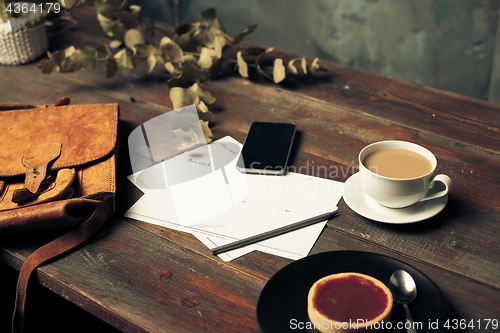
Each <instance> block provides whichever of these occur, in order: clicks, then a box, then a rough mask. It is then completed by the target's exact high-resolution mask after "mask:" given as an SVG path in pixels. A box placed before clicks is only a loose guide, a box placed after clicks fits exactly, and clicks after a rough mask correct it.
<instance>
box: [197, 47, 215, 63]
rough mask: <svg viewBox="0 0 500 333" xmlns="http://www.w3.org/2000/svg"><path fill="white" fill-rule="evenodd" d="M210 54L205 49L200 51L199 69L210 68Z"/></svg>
mask: <svg viewBox="0 0 500 333" xmlns="http://www.w3.org/2000/svg"><path fill="white" fill-rule="evenodd" d="M210 53H211V52H210V50H209V49H208V48H206V47H204V48H202V49H201V53H200V58H199V59H198V66H200V68H210V66H212V55H211V54H210Z"/></svg>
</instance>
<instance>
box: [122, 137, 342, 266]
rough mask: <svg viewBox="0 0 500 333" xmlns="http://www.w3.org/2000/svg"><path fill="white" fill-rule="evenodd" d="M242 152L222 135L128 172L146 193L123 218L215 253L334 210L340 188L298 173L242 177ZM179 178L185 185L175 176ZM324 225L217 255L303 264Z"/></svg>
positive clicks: (333, 182) (234, 143)
mask: <svg viewBox="0 0 500 333" xmlns="http://www.w3.org/2000/svg"><path fill="white" fill-rule="evenodd" d="M240 148H241V144H240V143H239V142H237V141H235V140H234V139H232V138H231V137H225V138H222V139H220V140H218V141H216V142H214V143H212V144H210V145H208V147H200V148H198V149H195V150H192V151H190V152H187V153H184V154H182V155H179V156H176V157H174V158H172V159H170V160H168V161H166V162H163V163H160V164H157V165H155V166H153V167H150V168H148V169H146V170H144V171H142V172H140V173H135V174H134V175H131V176H130V177H129V179H130V181H132V182H133V183H134V184H135V185H136V186H138V187H139V188H140V189H141V190H142V191H143V192H144V196H143V197H142V198H141V199H139V200H138V201H137V202H136V203H135V204H134V205H133V206H132V207H131V208H130V209H129V210H128V211H127V212H126V213H125V216H127V217H130V218H134V219H137V220H141V221H144V222H148V223H152V224H156V225H160V226H164V227H167V228H172V229H176V230H180V231H184V232H189V233H192V234H193V235H195V236H196V237H197V238H198V239H199V240H200V241H201V242H202V243H203V244H205V245H206V246H207V247H209V248H214V247H217V246H221V245H224V244H227V243H230V242H233V241H235V240H238V239H242V238H246V237H250V236H252V235H255V234H258V233H262V232H265V231H268V230H271V229H275V228H278V227H281V226H284V225H287V224H291V223H294V222H298V221H301V220H304V219H307V218H310V217H313V216H317V215H320V214H323V213H326V212H331V211H333V210H335V209H336V205H337V203H338V201H339V200H340V198H341V196H342V187H343V183H340V182H336V181H332V180H327V179H323V178H317V177H311V176H307V175H302V174H298V173H288V174H286V175H285V176H265V175H251V174H243V173H241V172H239V171H238V170H237V169H236V166H235V165H236V160H237V159H236V157H237V156H238V155H239V149H240ZM172 170H176V171H175V172H172ZM179 173H182V175H181V176H180V178H182V181H179V180H178V177H176V175H177V174H179ZM190 175H191V176H190ZM192 175H194V176H192ZM325 224H326V221H324V222H320V223H317V224H314V225H311V226H308V227H305V228H302V229H299V230H296V231H293V232H289V233H287V234H284V235H280V236H277V237H274V238H271V239H268V240H265V241H262V242H259V243H257V244H253V245H249V246H246V247H243V248H240V249H236V250H232V251H229V252H226V253H222V254H220V255H219V257H220V258H222V259H223V260H226V261H228V260H232V259H235V258H237V257H239V256H242V255H244V254H246V253H249V252H251V251H253V250H260V251H263V252H267V253H271V254H275V255H279V256H282V257H286V258H290V259H300V258H302V257H305V256H307V254H308V253H309V251H310V250H311V248H312V246H313V245H314V243H315V242H316V240H317V238H318V237H319V235H320V234H321V231H322V230H323V228H324V226H325Z"/></svg>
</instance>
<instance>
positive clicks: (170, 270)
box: [1, 219, 265, 332]
mask: <svg viewBox="0 0 500 333" xmlns="http://www.w3.org/2000/svg"><path fill="white" fill-rule="evenodd" d="M31 251H32V249H18V248H13V250H12V252H11V251H9V250H8V247H7V249H3V250H2V251H1V254H2V259H3V260H4V261H5V260H7V261H9V264H11V265H12V264H13V263H12V261H17V264H14V266H19V265H20V264H21V262H22V261H24V260H25V258H26V257H27V255H29V253H30V252H31ZM9 255H12V257H10V260H9V258H7V257H8V256H9ZM37 276H38V280H39V282H40V283H41V284H42V285H44V286H45V287H47V288H49V289H50V290H52V291H54V292H56V293H57V294H59V295H61V296H62V297H64V298H65V299H67V300H69V301H71V302H73V303H75V304H77V305H78V306H80V307H82V308H83V309H85V310H86V311H88V312H90V313H92V314H93V315H95V316H97V317H98V318H100V319H102V320H104V321H106V322H108V323H109V324H111V325H113V326H115V327H118V328H120V329H123V331H125V332H143V331H144V332H159V331H162V332H163V331H165V332H169V331H207V332H219V331H220V328H221V327H224V328H227V329H228V330H229V331H232V332H244V331H246V332H255V331H258V329H257V321H256V318H255V305H256V302H257V298H258V295H259V293H260V290H261V289H262V287H263V286H264V283H265V281H264V280H259V279H256V278H255V277H253V276H251V275H249V274H246V273H243V272H241V271H239V270H237V269H235V268H231V266H228V265H226V264H225V263H223V262H221V261H219V260H217V259H216V258H214V257H207V256H202V255H199V254H197V253H195V252H193V251H192V250H189V249H186V248H184V247H182V246H179V245H177V244H175V243H173V242H171V241H169V240H166V239H164V238H160V237H157V236H155V235H153V234H151V233H150V232H147V231H145V230H142V229H139V228H137V227H134V226H133V225H131V224H130V223H128V222H125V221H124V220H120V219H115V220H114V221H113V222H112V223H110V224H109V225H108V228H105V229H104V230H103V231H102V232H101V233H100V234H99V235H98V236H97V237H96V238H95V239H94V241H93V242H92V244H91V246H85V247H83V248H81V249H79V250H78V251H75V252H73V253H71V254H69V255H67V256H65V257H63V258H61V259H60V260H57V261H55V262H53V263H51V264H48V265H46V266H44V267H42V268H40V269H38V272H37ZM188 318H189V320H188Z"/></svg>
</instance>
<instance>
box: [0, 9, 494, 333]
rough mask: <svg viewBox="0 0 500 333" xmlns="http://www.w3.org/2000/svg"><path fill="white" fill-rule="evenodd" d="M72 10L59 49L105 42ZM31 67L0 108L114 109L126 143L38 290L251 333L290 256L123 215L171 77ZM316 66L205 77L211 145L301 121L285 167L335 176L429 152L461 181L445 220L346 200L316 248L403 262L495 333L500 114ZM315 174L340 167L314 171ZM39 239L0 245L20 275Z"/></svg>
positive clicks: (19, 71) (6, 88) (103, 312)
mask: <svg viewBox="0 0 500 333" xmlns="http://www.w3.org/2000/svg"><path fill="white" fill-rule="evenodd" d="M73 16H74V17H75V18H76V19H77V20H78V21H79V25H77V26H72V25H71V24H70V23H68V25H67V29H66V30H64V31H56V32H52V35H51V37H52V39H51V49H52V50H55V49H60V48H63V47H67V46H69V45H75V46H76V47H82V46H84V45H95V46H96V45H99V44H103V43H106V42H107V41H108V39H107V38H106V37H105V36H104V34H103V33H102V32H100V31H99V29H98V28H97V23H96V22H97V21H96V20H95V17H94V14H93V12H92V11H89V10H86V9H85V10H74V11H73ZM84 26H85V29H84V28H82V27H84ZM274 55H275V56H281V57H283V58H285V59H291V58H292V57H293V55H291V54H286V53H282V52H276V53H275V54H274ZM37 65H38V63H31V64H28V65H24V66H18V67H8V66H0V77H1V78H2V80H0V102H25V103H31V104H51V103H52V102H54V101H55V100H57V99H58V98H59V97H61V96H67V97H70V98H71V100H72V104H83V103H115V102H116V103H119V105H120V108H121V130H122V132H121V139H122V143H124V144H122V145H121V148H120V153H119V161H118V171H117V179H118V191H117V198H116V200H117V213H116V215H115V217H114V218H113V220H112V221H111V222H110V223H108V224H107V226H106V227H105V228H104V230H103V231H102V232H100V233H99V234H98V235H97V236H96V237H95V238H94V239H93V241H92V242H91V243H89V244H87V245H85V246H84V247H81V248H79V249H78V250H76V251H74V252H72V253H71V254H69V255H67V256H65V257H63V258H61V259H59V260H57V261H54V262H52V263H50V264H47V265H45V266H43V267H41V268H39V269H38V270H37V277H38V283H39V284H40V285H42V286H44V287H46V288H47V289H48V290H50V291H51V293H55V294H57V295H60V296H62V298H64V299H65V300H67V301H69V302H70V303H74V304H76V305H77V306H78V307H79V308H81V309H83V310H85V311H86V312H88V313H90V314H91V315H92V316H93V317H96V318H99V319H100V320H102V321H103V322H106V323H108V324H109V325H110V326H113V327H114V328H116V329H118V330H121V331H124V332H202V331H207V332H222V331H224V332H257V331H258V330H259V328H258V323H257V319H256V305H257V300H258V297H259V294H260V292H261V290H262V288H263V287H264V285H265V284H266V282H267V281H268V280H269V279H270V278H271V277H272V276H273V274H275V273H276V272H277V271H278V270H280V269H281V268H283V267H285V266H286V265H287V264H290V263H291V261H290V260H288V259H283V258H280V257H276V256H272V255H268V254H264V253H260V252H253V253H250V254H248V255H245V256H243V257H241V258H238V259H236V260H234V261H231V262H227V263H226V262H223V261H222V260H220V259H219V258H217V257H215V256H213V255H212V254H211V252H210V251H209V249H208V248H206V247H205V246H203V245H202V244H201V243H200V242H199V241H198V240H197V239H196V238H194V237H193V236H192V235H189V234H184V233H181V232H177V231H173V230H169V229H164V228H161V227H157V226H153V225H150V224H147V223H143V222H140V221H136V220H132V219H126V218H124V217H123V213H124V212H125V211H126V210H127V209H128V208H129V207H130V206H131V205H132V204H133V203H134V202H135V201H136V200H137V199H138V198H139V197H140V192H139V191H138V190H137V189H136V188H135V187H134V186H133V185H132V184H131V183H129V182H128V181H127V180H126V176H127V175H129V174H130V173H131V167H130V162H129V156H128V150H127V145H126V142H127V137H128V134H129V133H130V132H131V130H133V129H134V128H136V127H137V126H138V125H140V124H141V123H143V122H145V121H147V120H149V119H151V118H153V117H155V116H157V115H159V114H162V113H164V112H167V111H169V110H171V109H172V104H171V102H170V100H169V95H168V85H167V82H166V81H167V79H168V76H167V75H166V74H165V73H164V72H163V71H160V70H157V71H156V70H155V71H154V72H153V73H151V74H148V73H147V68H146V65H145V64H139V68H138V69H137V70H120V71H119V72H118V74H117V75H116V76H115V77H113V78H111V79H106V78H105V74H104V73H103V72H102V71H100V70H94V71H80V72H77V73H74V74H60V73H53V74H50V75H44V74H42V73H41V72H40V70H39V69H38V67H37ZM322 66H323V67H325V68H327V69H328V72H327V73H325V74H322V75H319V76H316V77H314V78H309V77H308V78H302V79H295V80H290V81H288V82H286V83H284V84H280V85H274V84H273V83H271V82H268V81H265V80H263V79H253V80H248V79H243V78H240V77H238V76H237V74H236V75H229V76H225V77H222V78H219V79H217V80H213V81H205V82H203V86H204V88H205V89H206V90H208V91H210V92H211V93H212V94H213V95H214V96H215V97H216V98H217V101H216V102H215V104H214V105H212V106H211V107H210V109H211V110H212V111H213V112H214V114H215V115H216V116H217V120H216V121H214V122H213V123H212V131H213V133H214V139H217V138H221V137H223V136H226V135H230V136H232V137H233V138H235V139H236V140H239V141H240V142H242V141H243V140H244V138H245V136H246V133H247V131H248V129H249V127H250V124H251V123H252V122H253V121H255V120H262V121H283V122H293V123H295V124H296V125H297V129H298V131H299V133H300V135H299V138H298V140H297V141H296V142H295V146H294V147H295V151H294V154H293V158H292V161H291V165H292V166H294V167H295V168H296V169H297V170H300V172H302V173H308V174H311V175H314V176H322V177H326V178H331V179H333V180H336V181H341V182H344V181H346V179H347V178H348V177H349V176H351V175H352V174H353V173H355V172H357V155H358V152H359V151H360V149H361V148H363V147H364V146H365V145H367V144H369V143H371V142H375V141H380V140H387V139H397V140H407V141H412V142H416V143H418V144H420V145H423V146H425V147H427V148H428V149H430V150H431V151H432V152H434V153H435V155H436V156H437V158H438V160H439V166H438V170H437V172H439V173H445V174H448V175H449V176H450V177H451V178H452V179H453V181H454V188H453V190H452V192H451V194H450V195H449V202H448V204H447V206H446V208H445V209H444V210H443V211H442V212H441V213H439V214H438V215H437V216H435V217H433V218H430V219H429V220H426V221H423V222H419V223H415V224H404V225H393V224H385V223H379V222H375V221H371V220H369V219H366V218H363V217H361V216H359V215H358V214H356V213H355V212H353V211H352V210H351V209H350V208H349V207H348V206H347V205H346V204H345V203H344V201H343V200H341V201H340V203H339V211H340V212H341V216H340V217H337V218H335V219H334V220H332V221H330V222H329V223H328V225H327V227H326V228H325V229H324V231H323V232H322V234H321V236H320V237H319V239H318V241H317V243H316V244H315V246H314V248H313V249H312V251H311V254H316V253H321V252H327V251H338V250H357V251H367V252H373V253H378V254H382V255H385V256H389V257H392V258H395V259H399V260H402V261H404V262H405V263H407V264H409V265H411V266H413V267H415V268H417V269H418V270H420V271H421V272H423V273H424V274H425V275H427V276H428V277H429V278H430V279H432V280H433V281H434V282H435V283H436V284H437V286H438V287H439V288H440V289H441V290H442V292H443V293H444V295H445V297H446V299H447V301H448V303H449V306H450V309H451V314H452V318H453V319H457V320H458V322H460V323H463V322H466V323H467V324H469V323H470V321H471V320H474V322H477V321H481V323H482V324H483V326H482V327H481V329H480V330H478V327H477V324H476V327H475V328H474V329H472V328H470V327H467V328H465V329H464V331H492V326H491V325H490V327H489V328H488V329H486V328H485V324H486V320H487V319H497V320H500V205H499V204H498V203H499V202H500V194H499V192H500V178H499V174H500V148H499V147H500V106H499V105H496V104H492V103H488V102H485V101H481V100H476V99H472V98H468V97H465V96H460V95H457V94H454V93H450V92H445V91H439V90H436V89H432V88H429V87H423V86H419V85H416V84H412V83H408V82H404V81H400V80H395V79H392V78H388V77H384V76H380V75H376V74H371V73H367V72H363V71H360V70H355V69H352V68H348V67H344V66H340V65H337V64H334V63H325V62H322ZM313 166H315V167H316V169H314V167H313ZM319 166H326V167H327V168H332V167H333V168H337V170H342V171H343V172H338V173H336V174H332V173H329V174H325V175H316V174H314V172H315V170H318V169H317V167H319ZM301 167H302V168H301ZM37 245H38V244H31V243H30V244H25V243H22V244H17V245H15V244H10V243H6V244H2V246H1V247H0V259H1V261H3V262H4V263H6V264H7V265H8V266H11V267H13V268H14V269H17V270H18V269H19V268H20V266H21V264H22V263H23V261H24V260H25V259H26V258H27V256H28V255H29V254H30V253H31V252H32V251H33V250H34V249H35V248H36V246H37ZM0 267H2V266H0ZM42 289H43V288H42ZM39 303H40V304H43V301H40V302H39ZM2 311H4V312H5V311H6V310H2ZM32 311H33V312H32V313H35V312H36V310H32ZM27 316H28V319H27V320H28V321H29V320H30V317H29V316H30V313H29V312H28V314H27ZM51 320H52V321H57V320H62V318H59V317H58V316H57V314H54V317H53V318H52V319H49V321H51ZM81 324H82V325H83V323H81ZM72 325H74V326H76V327H78V326H79V324H78V323H73V324H72Z"/></svg>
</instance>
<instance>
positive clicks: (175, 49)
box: [159, 37, 184, 63]
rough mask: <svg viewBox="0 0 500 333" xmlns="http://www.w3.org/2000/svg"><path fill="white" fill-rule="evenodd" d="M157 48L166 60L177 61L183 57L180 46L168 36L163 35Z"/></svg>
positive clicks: (180, 60)
mask: <svg viewBox="0 0 500 333" xmlns="http://www.w3.org/2000/svg"><path fill="white" fill-rule="evenodd" d="M159 48H160V50H161V52H162V55H163V57H164V58H165V60H166V61H169V62H173V63H177V62H182V59H183V58H184V55H183V52H182V49H181V47H180V46H179V45H178V44H177V43H176V42H174V41H173V40H171V39H170V38H168V37H163V38H162V39H161V41H160V45H159Z"/></svg>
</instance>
